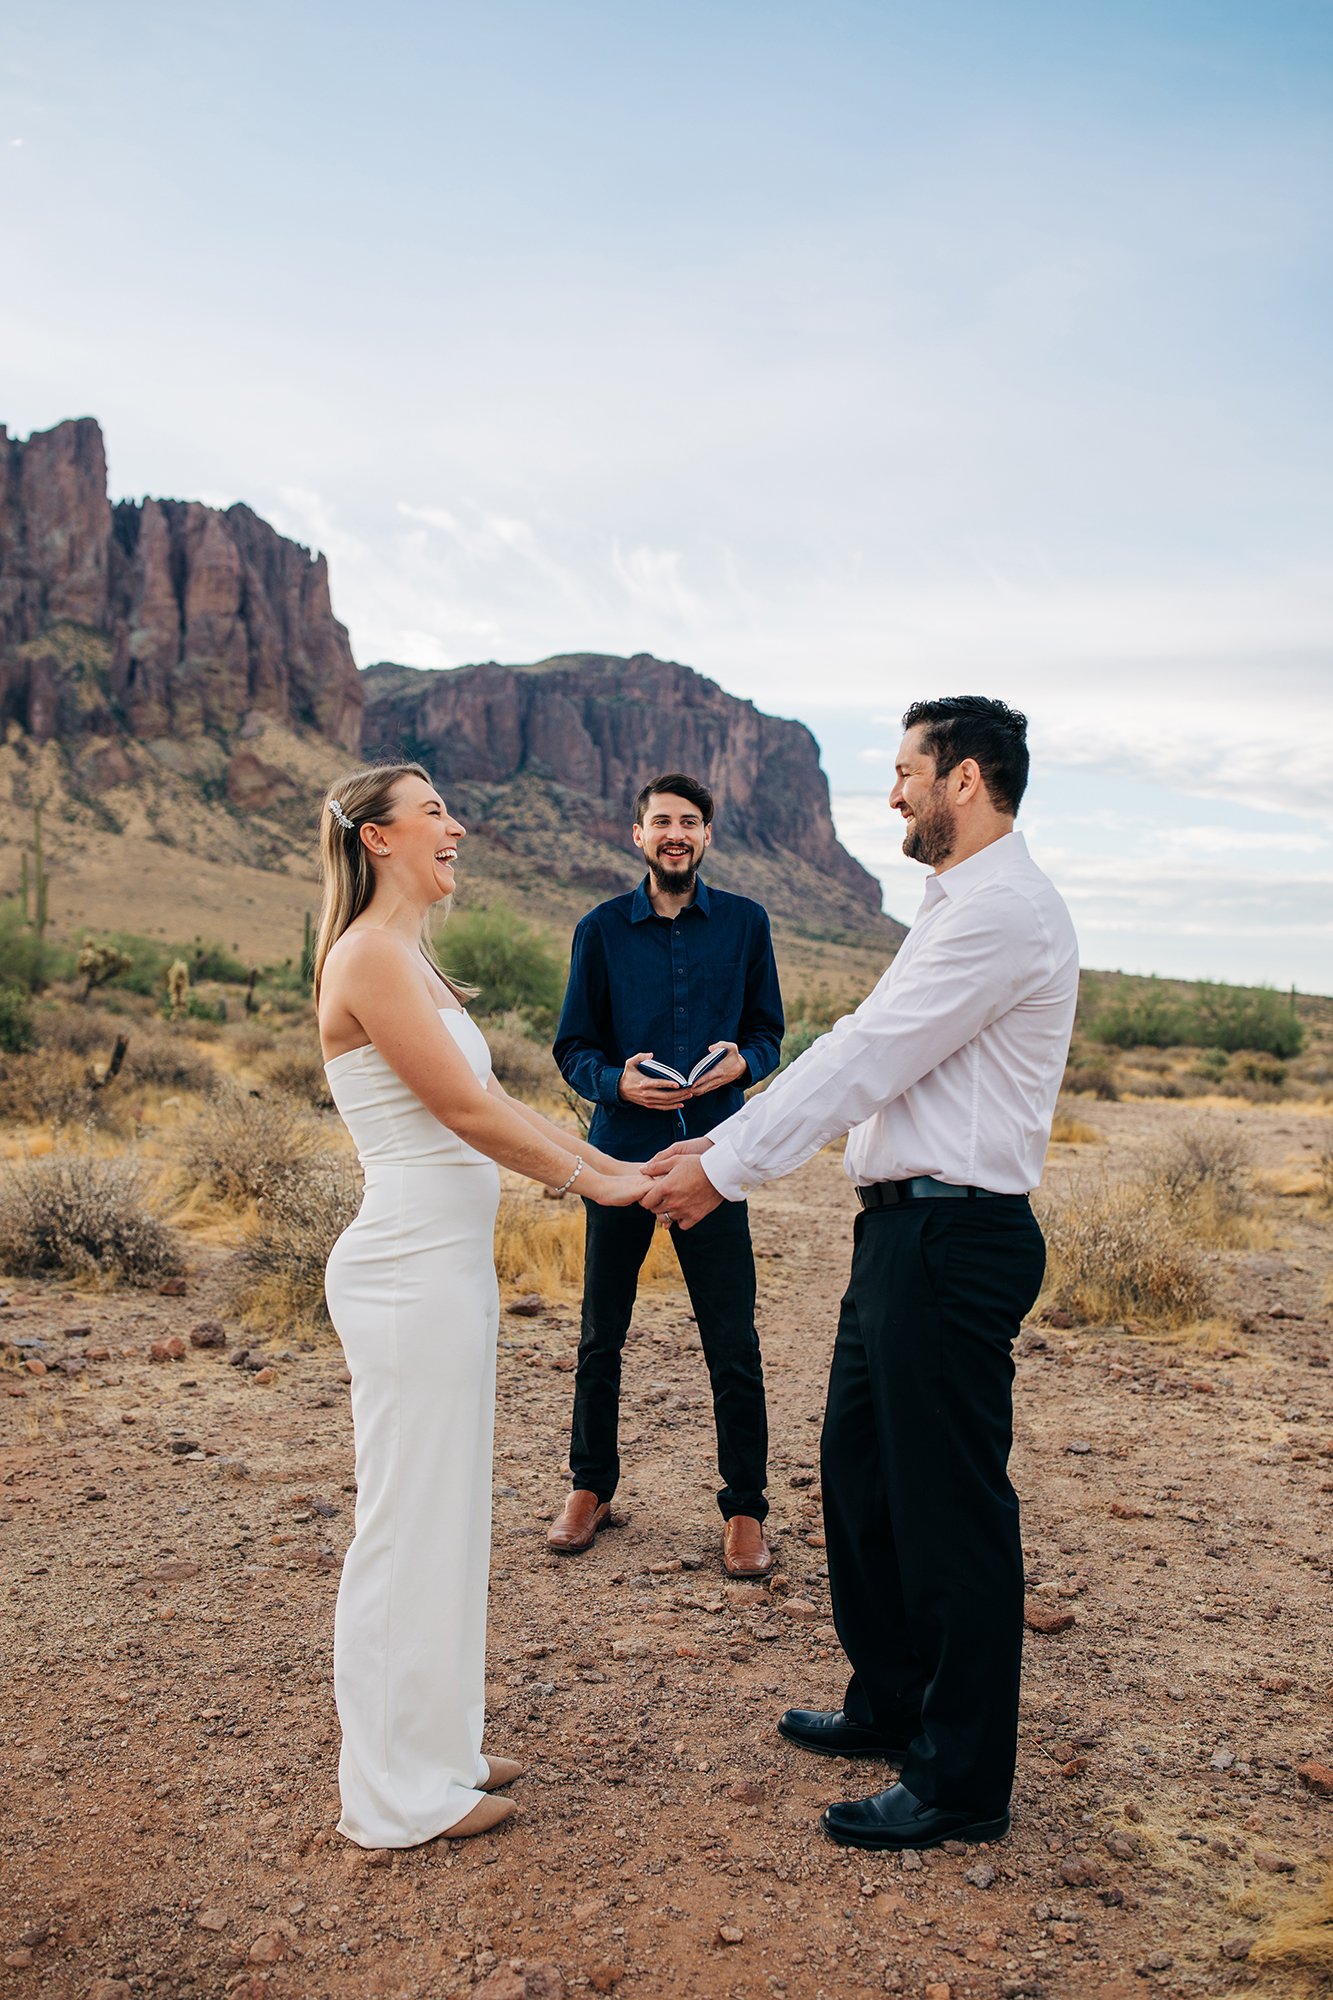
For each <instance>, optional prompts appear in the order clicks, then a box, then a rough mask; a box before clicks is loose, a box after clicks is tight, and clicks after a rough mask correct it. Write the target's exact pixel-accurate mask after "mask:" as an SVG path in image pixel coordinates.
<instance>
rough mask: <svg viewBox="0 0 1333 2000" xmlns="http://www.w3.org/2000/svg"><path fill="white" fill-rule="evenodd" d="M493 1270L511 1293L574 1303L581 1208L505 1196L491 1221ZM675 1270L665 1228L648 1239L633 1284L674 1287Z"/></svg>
mask: <svg viewBox="0 0 1333 2000" xmlns="http://www.w3.org/2000/svg"><path fill="white" fill-rule="evenodd" d="M495 1270H496V1275H497V1276H498V1278H499V1280H500V1283H501V1284H502V1285H503V1286H505V1287H506V1288H507V1289H508V1290H511V1291H515V1292H540V1293H541V1294H542V1295H543V1297H545V1298H552V1299H556V1298H564V1299H576V1298H577V1297H578V1296H579V1293H580V1292H581V1291H582V1289H583V1204H582V1202H578V1201H549V1200H548V1199H547V1198H546V1197H545V1196H544V1195H541V1194H528V1193H526V1192H523V1193H506V1194H504V1195H503V1196H502V1197H501V1200H500V1212H499V1214H498V1215H497V1217H496V1220H495ZM679 1278H680V1267H679V1265H678V1264H677V1262H676V1253H675V1251H674V1250H673V1249H672V1247H671V1243H670V1240H669V1238H668V1236H667V1232H666V1230H665V1229H657V1230H654V1232H653V1241H652V1245H651V1248H650V1249H649V1252H648V1255H647V1257H646V1258H645V1259H644V1264H643V1269H642V1271H641V1272H640V1274H639V1283H640V1285H641V1286H644V1285H663V1284H673V1283H678V1282H679Z"/></svg>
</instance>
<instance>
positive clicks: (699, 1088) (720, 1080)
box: [694, 1042, 750, 1097]
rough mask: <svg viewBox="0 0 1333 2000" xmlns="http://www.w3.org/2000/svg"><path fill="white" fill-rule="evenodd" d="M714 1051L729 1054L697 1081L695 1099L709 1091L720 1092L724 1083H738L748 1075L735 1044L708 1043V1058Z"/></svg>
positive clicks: (743, 1060)
mask: <svg viewBox="0 0 1333 2000" xmlns="http://www.w3.org/2000/svg"><path fill="white" fill-rule="evenodd" d="M714 1049H726V1050H727V1051H728V1052H729V1053H728V1054H726V1055H725V1056H723V1058H722V1060H721V1062H720V1063H714V1065H713V1067H712V1069H710V1070H709V1072H708V1074H707V1076H701V1077H700V1078H699V1081H698V1082H697V1083H696V1084H695V1086H694V1094H695V1096H696V1097H702V1096H703V1095H704V1093H705V1092H706V1091H709V1090H721V1088H722V1086H723V1084H724V1083H739V1082H740V1080H741V1078H742V1077H745V1076H748V1075H749V1074H750V1072H749V1070H748V1069H747V1067H746V1063H745V1057H744V1056H743V1055H742V1054H741V1052H740V1050H739V1049H738V1048H737V1047H736V1044H735V1042H710V1043H709V1044H708V1053H709V1055H710V1056H711V1055H712V1053H713V1050H714Z"/></svg>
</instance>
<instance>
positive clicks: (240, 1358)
mask: <svg viewBox="0 0 1333 2000" xmlns="http://www.w3.org/2000/svg"><path fill="white" fill-rule="evenodd" d="M249 1359H250V1350H249V1348H248V1347H233V1348H232V1350H231V1353H230V1354H229V1355H228V1356H227V1360H228V1361H229V1362H230V1364H231V1366H232V1367H233V1368H244V1366H245V1364H246V1362H247V1361H248V1360H249ZM348 1379H349V1380H350V1379H351V1378H350V1377H349V1378H348Z"/></svg>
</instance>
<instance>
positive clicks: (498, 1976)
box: [472, 1965, 528, 2000]
mask: <svg viewBox="0 0 1333 2000" xmlns="http://www.w3.org/2000/svg"><path fill="white" fill-rule="evenodd" d="M527 1992H528V1986H527V1981H526V1980H525V1979H524V1977H523V1974H522V1973H521V1972H515V1970H514V1968H513V1966H512V1965H497V1966H496V1968H495V1970H494V1972H488V1973H487V1975H486V1977H485V1978H484V1979H483V1980H482V1982H481V1984H480V1986H474V1987H473V1989H472V2000H527Z"/></svg>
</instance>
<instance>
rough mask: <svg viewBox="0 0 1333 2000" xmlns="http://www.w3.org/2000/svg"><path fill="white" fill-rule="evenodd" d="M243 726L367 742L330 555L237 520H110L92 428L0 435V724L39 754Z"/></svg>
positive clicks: (229, 512) (102, 459)
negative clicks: (253, 723) (55, 743)
mask: <svg viewBox="0 0 1333 2000" xmlns="http://www.w3.org/2000/svg"><path fill="white" fill-rule="evenodd" d="M74 634H78V635H80V636H81V638H82V640H83V643H82V644H73V645H72V644H71V638H72V635H74ZM89 638H93V639H100V640H101V641H102V642H103V645H102V647H101V648H98V647H97V646H95V645H94V646H90V645H89V644H88V643H87V641H88V639H89ZM74 653H77V654H78V661H77V664H75V663H74V662H73V660H72V655H73V654H74ZM251 716H260V717H265V718H268V719H271V720H273V721H276V722H278V723H281V724H283V725H284V726H286V727H288V728H295V729H310V730H313V731H315V732H317V733H318V734H319V735H320V736H323V737H326V738H327V739H329V740H330V741H331V742H333V743H336V744H338V745H339V746H341V747H342V748H343V749H346V750H350V751H354V750H355V749H356V747H357V745H358V743H359V741H360V730H361V682H360V677H359V675H358V674H357V671H356V663H355V662H354V660H353V658H352V650H351V647H350V645H349V644H348V639H347V633H346V630H345V628H344V627H343V626H342V625H340V624H339V623H338V621H337V619H336V618H335V617H334V616H333V611H332V608H331V606H330V603H329V579H328V567H327V565H326V563H325V561H324V558H323V556H311V554H310V552H309V550H308V549H303V548H301V547H299V546H298V545H297V544H296V543H295V542H289V541H287V540H285V539H284V538H283V536H281V535H279V534H278V533H277V532H276V531H275V530H274V529H273V528H271V527H269V525H268V523H267V522H265V521H261V520H260V519H259V518H258V516H257V515H255V514H253V513H252V512H251V511H250V509H249V508H248V507H244V506H236V507H229V508H227V509H226V511H225V512H219V511H218V510H217V509H216V508H213V507H205V506H202V505H200V504H199V503H198V502H197V501H191V500H144V501H143V502H141V503H140V502H135V501H122V502H120V503H119V505H117V506H115V507H112V505H111V504H110V502H109V501H108V499H107V490H106V452H105V449H104V447H103V443H102V433H101V431H100V429H99V428H98V426H97V424H96V423H95V422H94V421H93V419H92V418H91V417H80V418H78V419H76V420H74V421H72V422H69V423H63V424H57V425H56V427H55V428H54V430H49V431H39V432H36V433H35V434H34V435H33V436H32V437H31V438H29V439H28V440H27V442H26V443H20V442H19V440H18V439H11V438H10V437H9V435H8V433H7V432H6V431H5V430H4V429H3V427H0V722H3V723H4V724H6V725H8V724H9V723H11V722H13V723H17V724H18V726H19V727H20V729H22V730H23V731H24V732H25V734H27V735H28V736H30V737H31V738H32V739H33V740H34V741H36V742H38V743H44V742H48V741H51V740H53V739H58V740H60V741H61V742H64V743H70V742H73V741H76V740H78V739H81V738H87V737H90V736H103V737H105V736H116V735H118V734H127V735H129V736H130V737H133V738H136V739H138V740H139V741H141V742H142V741H146V740H151V739H155V738H171V739H177V740H179V739H181V738H189V737H191V736H194V735H198V734H207V735H210V736H212V737H213V738H214V739H218V738H220V739H222V740H223V741H226V740H228V739H231V738H232V737H234V736H235V735H236V734H237V733H238V732H239V731H240V729H241V727H242V725H243V724H244V723H245V722H246V719H247V718H248V717H251Z"/></svg>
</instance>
